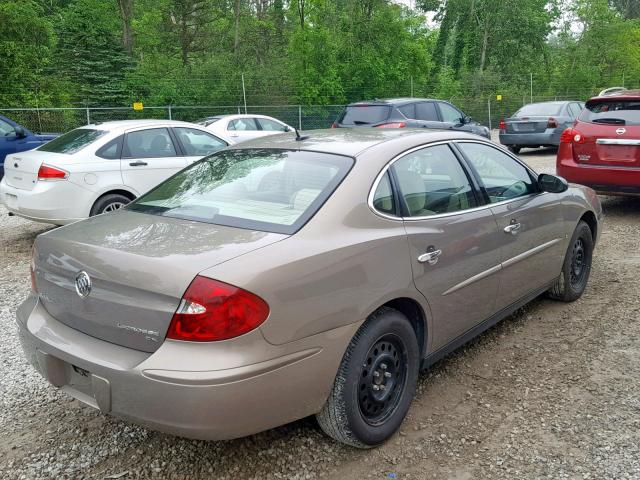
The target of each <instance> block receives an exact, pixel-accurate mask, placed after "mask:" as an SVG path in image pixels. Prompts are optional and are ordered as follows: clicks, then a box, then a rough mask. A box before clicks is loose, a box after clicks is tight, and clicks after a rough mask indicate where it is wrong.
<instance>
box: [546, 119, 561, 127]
mask: <svg viewBox="0 0 640 480" xmlns="http://www.w3.org/2000/svg"><path fill="white" fill-rule="evenodd" d="M547 128H558V122H557V121H556V119H555V118H553V117H551V118H549V121H548V122H547Z"/></svg>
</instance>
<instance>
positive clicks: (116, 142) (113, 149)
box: [96, 135, 124, 160]
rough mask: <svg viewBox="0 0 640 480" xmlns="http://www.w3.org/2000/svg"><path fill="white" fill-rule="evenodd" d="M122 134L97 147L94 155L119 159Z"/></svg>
mask: <svg viewBox="0 0 640 480" xmlns="http://www.w3.org/2000/svg"><path fill="white" fill-rule="evenodd" d="M123 139H124V135H120V136H119V137H117V138H114V139H113V140H111V141H109V142H107V143H105V144H104V145H103V146H102V147H100V148H99V149H98V151H97V152H96V155H97V156H99V157H100V158H106V159H107V160H117V159H120V152H121V151H122V140H123Z"/></svg>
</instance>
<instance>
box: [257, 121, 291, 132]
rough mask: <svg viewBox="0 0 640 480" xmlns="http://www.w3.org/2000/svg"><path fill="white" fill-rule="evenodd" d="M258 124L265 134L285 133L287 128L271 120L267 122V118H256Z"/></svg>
mask: <svg viewBox="0 0 640 480" xmlns="http://www.w3.org/2000/svg"><path fill="white" fill-rule="evenodd" d="M257 120H258V123H260V126H261V127H262V130H264V131H267V132H286V131H288V128H287V127H286V126H284V125H282V124H281V123H278V122H274V121H273V120H269V119H268V118H258V119H257Z"/></svg>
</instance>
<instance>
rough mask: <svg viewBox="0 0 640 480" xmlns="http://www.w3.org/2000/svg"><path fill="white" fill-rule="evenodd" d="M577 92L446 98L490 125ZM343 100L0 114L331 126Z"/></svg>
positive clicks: (43, 129) (29, 119) (59, 119)
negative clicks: (249, 118)
mask: <svg viewBox="0 0 640 480" xmlns="http://www.w3.org/2000/svg"><path fill="white" fill-rule="evenodd" d="M584 99H585V98H580V97H578V96H575V97H574V96H571V97H570V96H562V95H558V96H530V95H529V96H527V95H525V96H517V97H515V96H503V98H502V99H501V100H498V99H497V97H496V96H492V97H489V98H487V97H484V98H483V97H474V98H468V97H465V98H450V99H447V100H449V101H450V102H451V103H453V104H454V105H456V106H457V107H458V108H460V109H461V110H462V111H463V112H464V113H465V114H467V115H469V116H470V117H471V118H473V119H474V120H476V121H477V122H479V123H481V124H483V125H486V126H488V127H490V128H497V125H498V123H499V122H500V120H502V119H504V118H506V117H508V116H510V115H512V114H513V113H515V112H516V111H517V110H518V109H519V108H520V107H522V106H523V105H526V104H527V103H533V102H544V101H553V100H584ZM343 108H344V105H248V106H246V107H245V106H244V105H222V106H215V105H213V106H174V105H171V106H152V107H146V106H145V107H144V109H143V110H134V109H133V108H132V107H112V108H109V107H84V108H6V109H0V115H4V116H6V117H9V118H11V119H12V120H14V121H15V122H17V123H19V124H21V125H23V126H25V127H26V128H28V129H29V130H32V131H34V132H38V133H63V132H67V131H69V130H72V129H74V128H77V127H80V126H82V125H88V124H92V123H94V124H95V123H104V122H109V121H114V120H136V119H137V120H140V119H146V118H156V119H172V120H183V121H187V122H197V121H198V120H200V119H203V118H205V117H210V116H215V115H227V114H236V113H250V114H260V115H268V116H271V117H275V118H277V119H279V120H281V121H283V122H285V123H287V124H289V125H291V126H293V127H296V128H298V129H300V130H313V129H318V128H329V127H330V126H331V124H332V123H333V122H334V121H335V120H336V118H337V116H338V115H339V114H340V112H341V111H342V109H343Z"/></svg>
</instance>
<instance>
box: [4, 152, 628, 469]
mask: <svg viewBox="0 0 640 480" xmlns="http://www.w3.org/2000/svg"><path fill="white" fill-rule="evenodd" d="M521 156H522V158H524V159H525V160H526V161H528V162H530V163H531V165H533V166H534V168H536V169H538V170H539V171H546V172H553V170H554V158H555V157H554V153H553V152H550V151H535V152H531V151H527V150H525V151H523V153H522V155H521ZM602 201H603V205H604V208H605V213H606V219H605V225H604V230H603V234H602V237H601V243H600V244H599V245H598V246H597V250H596V254H595V261H594V266H593V272H592V276H591V282H590V285H589V288H588V290H587V292H586V294H585V295H584V297H583V298H582V299H581V300H579V301H577V302H575V303H573V304H568V305H567V304H562V303H557V302H553V301H550V300H547V299H544V298H541V299H538V300H536V301H534V302H533V303H532V304H530V305H529V306H528V307H527V308H525V309H524V310H521V311H520V312H518V313H517V314H516V315H513V316H512V317H510V318H509V319H507V320H505V321H503V322H502V323H501V324H499V325H498V326H496V327H494V328H493V329H491V330H489V331H488V332H486V333H485V334H484V335H482V336H480V337H479V338H478V339H476V340H475V341H473V342H472V343H470V344H469V345H467V346H466V347H465V348H464V349H462V350H460V351H458V352H457V353H455V354H453V355H451V356H450V357H448V358H446V359H445V360H443V361H441V362H440V363H438V364H436V365H435V366H434V367H432V368H431V369H430V370H429V371H427V372H424V373H423V374H422V376H421V379H420V384H419V391H418V395H417V398H416V400H415V402H414V404H413V407H412V408H411V411H410V416H409V418H408V419H407V420H406V421H405V423H404V425H403V428H402V431H401V432H400V433H399V434H398V435H396V436H395V437H394V438H393V439H392V440H391V441H390V442H389V443H388V444H386V445H384V446H383V447H380V448H377V449H374V450H370V451H357V450H353V449H351V448H347V447H342V446H340V445H337V444H335V443H333V442H332V441H331V440H329V439H327V438H326V437H324V436H323V435H322V434H321V433H320V431H319V428H318V427H317V425H316V424H315V423H314V421H313V420H312V419H306V420H303V421H300V422H297V423H294V424H291V425H287V426H285V427H282V428H279V429H276V430H272V431H269V432H265V433H263V434H260V435H256V436H253V437H250V438H246V439H242V440H236V441H231V442H209V443H207V442H197V441H189V440H184V439H179V438H175V437H170V436H167V435H163V434H159V433H155V432H152V431H148V430H145V429H143V428H139V427H135V426H132V425H129V424H127V423H124V422H121V421H119V420H116V419H113V418H109V417H106V416H104V415H102V414H100V413H98V412H96V411H94V410H92V409H90V408H89V407H85V406H83V405H81V404H79V403H78V402H77V401H75V400H72V399H70V398H69V397H67V396H66V395H65V394H63V393H61V392H58V391H57V390H56V389H54V388H53V387H51V386H49V385H48V384H47V383H46V382H45V381H44V380H43V379H42V378H41V377H40V376H39V375H38V374H36V373H35V372H34V371H33V369H32V368H31V367H30V366H29V365H28V364H27V363H26V362H25V361H24V360H23V358H22V355H21V353H20V351H19V347H18V342H17V339H16V335H15V327H14V312H15V308H16V306H17V305H18V303H19V302H20V301H21V300H22V298H23V297H24V296H25V295H26V292H27V289H28V257H29V250H30V246H31V243H32V241H33V239H34V237H35V236H36V235H37V234H38V233H40V232H43V231H45V230H46V229H47V227H44V226H41V225H37V224H33V223H29V222H27V221H23V220H20V219H17V218H15V217H8V216H7V215H6V211H5V210H3V209H2V208H1V207H0V253H1V255H0V291H1V292H2V295H1V297H0V402H1V407H2V408H0V432H1V433H2V436H3V441H2V442H0V478H3V479H4V478H24V479H31V478H123V479H124V478H149V477H158V478H180V479H182V478H228V479H245V478H255V479H263V478H277V479H284V478H287V479H288V478H291V479H307V478H308V479H314V478H334V479H335V478H371V479H385V478H398V479H409V478H411V479H431V478H434V479H461V480H462V479H475V478H509V479H515V478H517V479H522V478H525V479H534V478H535V479H537V478H549V479H562V478H569V479H586V478H616V479H622V478H640V399H639V397H638V391H640V345H639V342H640V324H639V322H638V319H639V318H640V297H639V295H638V293H639V292H640V275H639V273H640V248H639V246H640V240H639V239H640V199H622V198H606V197H603V198H602ZM292 388H295V387H294V386H292ZM212 408H215V406H212Z"/></svg>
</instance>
